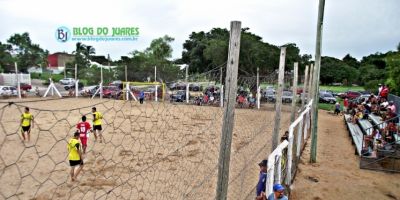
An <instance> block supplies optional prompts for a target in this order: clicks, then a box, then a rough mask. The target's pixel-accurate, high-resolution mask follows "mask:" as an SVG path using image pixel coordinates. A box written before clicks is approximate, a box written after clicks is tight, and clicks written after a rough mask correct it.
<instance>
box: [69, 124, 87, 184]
mask: <svg viewBox="0 0 400 200" xmlns="http://www.w3.org/2000/svg"><path fill="white" fill-rule="evenodd" d="M79 134H80V133H79V131H75V133H74V137H73V138H71V139H70V140H69V142H68V145H67V148H68V154H69V155H68V158H69V165H70V166H71V172H70V175H71V181H75V180H76V178H77V177H78V175H79V173H80V172H81V170H82V168H83V158H82V152H81V147H80V146H81V145H80V143H79ZM76 167H78V168H77V169H76V170H75V168H76Z"/></svg>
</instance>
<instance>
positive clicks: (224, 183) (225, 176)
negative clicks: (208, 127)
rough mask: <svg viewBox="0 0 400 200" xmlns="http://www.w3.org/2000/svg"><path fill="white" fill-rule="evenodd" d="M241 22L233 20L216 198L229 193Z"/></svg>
mask: <svg viewBox="0 0 400 200" xmlns="http://www.w3.org/2000/svg"><path fill="white" fill-rule="evenodd" d="M240 34H241V22H239V21H233V22H231V32H230V39H229V53H228V61H227V67H226V70H227V71H226V79H225V87H226V88H225V95H226V97H227V98H226V99H227V101H226V106H225V107H224V108H225V109H224V118H223V125H222V138H221V145H220V151H219V159H218V182H217V192H216V198H215V199H218V200H226V199H227V194H228V181H229V162H230V156H231V143H232V132H233V125H234V117H235V104H236V92H237V74H238V66H239V50H240Z"/></svg>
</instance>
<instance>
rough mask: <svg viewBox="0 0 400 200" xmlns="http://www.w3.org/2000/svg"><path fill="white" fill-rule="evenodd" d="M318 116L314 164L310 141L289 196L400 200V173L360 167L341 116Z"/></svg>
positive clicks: (324, 114)
mask: <svg viewBox="0 0 400 200" xmlns="http://www.w3.org/2000/svg"><path fill="white" fill-rule="evenodd" d="M318 116H319V120H318V130H319V131H318V148H317V149H318V150H317V152H318V153H317V163H315V164H310V163H309V162H308V161H309V159H310V146H309V144H310V140H309V141H308V144H307V147H306V149H305V151H304V154H303V156H302V164H301V165H300V167H299V172H298V173H297V176H296V179H295V181H294V184H293V186H292V187H293V189H292V198H291V199H294V200H298V199H299V200H300V199H301V200H304V199H312V200H318V199H324V200H325V199H327V200H329V199H352V200H357V199H360V200H364V199H391V200H393V199H400V174H399V173H397V174H395V173H388V172H378V171H371V170H364V169H360V168H359V161H360V160H359V157H358V156H357V155H354V146H353V145H352V144H351V138H350V137H349V135H348V132H347V130H346V128H345V124H344V122H343V117H342V116H333V115H331V114H327V112H326V111H319V115H318Z"/></svg>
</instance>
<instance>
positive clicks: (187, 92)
mask: <svg viewBox="0 0 400 200" xmlns="http://www.w3.org/2000/svg"><path fill="white" fill-rule="evenodd" d="M188 77H189V65H186V78H185V81H186V103H187V104H188V103H189V97H190V94H189V82H188Z"/></svg>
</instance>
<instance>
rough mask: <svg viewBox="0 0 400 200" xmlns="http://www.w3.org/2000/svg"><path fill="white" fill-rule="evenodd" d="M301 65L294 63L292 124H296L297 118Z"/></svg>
mask: <svg viewBox="0 0 400 200" xmlns="http://www.w3.org/2000/svg"><path fill="white" fill-rule="evenodd" d="M298 68H299V63H298V62H295V63H294V74H293V88H292V90H293V94H292V112H291V114H290V123H292V122H294V120H295V118H296V103H297V79H298V77H297V75H298Z"/></svg>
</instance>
